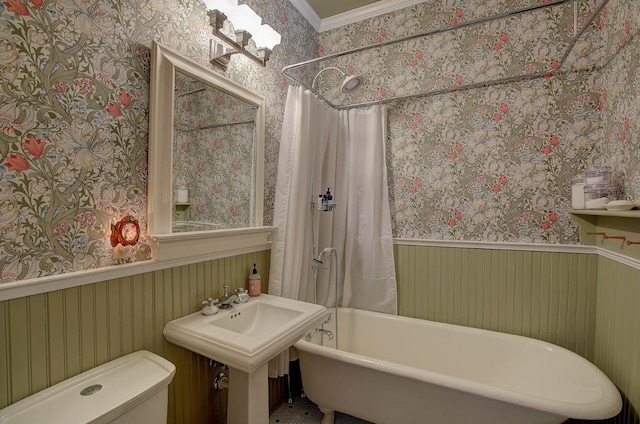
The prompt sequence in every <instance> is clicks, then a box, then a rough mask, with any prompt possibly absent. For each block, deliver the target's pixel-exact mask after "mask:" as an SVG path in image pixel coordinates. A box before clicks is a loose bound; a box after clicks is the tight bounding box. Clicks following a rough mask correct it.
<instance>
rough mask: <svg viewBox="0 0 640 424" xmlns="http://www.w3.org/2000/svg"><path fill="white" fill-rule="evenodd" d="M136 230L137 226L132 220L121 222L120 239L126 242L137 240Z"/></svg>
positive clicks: (137, 230)
mask: <svg viewBox="0 0 640 424" xmlns="http://www.w3.org/2000/svg"><path fill="white" fill-rule="evenodd" d="M138 232H139V229H138V226H137V225H136V224H135V223H133V222H127V223H123V224H122V227H120V234H121V235H122V239H123V240H124V241H126V242H127V243H131V242H133V241H137V240H138Z"/></svg>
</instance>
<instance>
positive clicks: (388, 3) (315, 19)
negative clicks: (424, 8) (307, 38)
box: [289, 0, 426, 32]
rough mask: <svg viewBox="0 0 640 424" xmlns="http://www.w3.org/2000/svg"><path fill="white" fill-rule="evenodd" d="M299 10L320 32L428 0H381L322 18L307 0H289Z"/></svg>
mask: <svg viewBox="0 0 640 424" xmlns="http://www.w3.org/2000/svg"><path fill="white" fill-rule="evenodd" d="M289 1H290V2H291V4H292V5H293V6H295V8H296V9H298V12H300V13H301V14H302V16H304V18H305V19H306V20H307V21H308V22H309V23H310V24H311V26H313V28H314V29H315V30H316V31H318V32H325V31H330V30H332V29H336V28H340V27H342V26H345V25H349V24H352V23H355V22H360V21H363V20H365V19H369V18H373V17H374V16H380V15H384V14H385V13H389V12H393V11H395V10H399V9H404V8H405V7H409V6H413V5H415V4H419V3H424V2H425V1H426V0H380V1H378V2H376V3H373V4H370V5H367V6H362V7H359V8H357V9H353V10H350V11H348V12H344V13H340V14H338V15H335V16H330V17H328V18H324V19H320V17H319V16H318V14H317V13H316V12H315V11H314V10H313V9H312V8H311V6H309V3H307V1H306V0H289Z"/></svg>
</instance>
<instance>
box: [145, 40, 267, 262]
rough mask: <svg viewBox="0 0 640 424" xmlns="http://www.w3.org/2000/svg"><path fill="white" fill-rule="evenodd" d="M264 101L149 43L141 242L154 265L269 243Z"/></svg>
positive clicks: (242, 249) (168, 50)
mask: <svg viewBox="0 0 640 424" xmlns="http://www.w3.org/2000/svg"><path fill="white" fill-rule="evenodd" d="M264 109H265V100H264V97H262V96H260V95H259V94H257V93H254V92H253V91H251V90H249V89H247V88H245V87H243V86H241V85H239V84H237V83H236V82H234V81H231V80H229V79H227V78H225V77H224V76H222V75H219V74H216V73H215V72H213V71H211V70H210V69H207V68H205V67H203V66H201V65H199V64H197V63H195V62H193V61H191V60H188V59H186V58H184V57H182V56H181V55H180V54H178V53H176V52H174V51H172V50H170V49H168V48H166V47H164V46H161V45H159V44H157V43H155V42H153V43H152V45H151V86H150V106H149V180H148V187H149V195H148V199H149V204H148V220H147V222H148V236H147V240H148V243H149V245H150V246H151V248H152V256H153V258H154V259H157V260H170V259H171V260H173V259H180V258H192V259H199V260H200V259H202V260H205V259H207V258H213V257H217V256H220V254H221V253H222V252H233V253H234V254H236V253H239V252H248V251H255V250H258V249H262V248H266V247H268V245H269V240H270V235H271V232H272V231H273V227H266V226H263V202H264V201H263V195H264V124H265V121H264V120H265V118H264V114H265V112H264Z"/></svg>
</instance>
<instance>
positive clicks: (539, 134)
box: [0, 0, 640, 283]
mask: <svg viewBox="0 0 640 424" xmlns="http://www.w3.org/2000/svg"><path fill="white" fill-rule="evenodd" d="M540 2H545V0H488V1H484V2H477V1H472V0H428V1H426V2H425V3H421V4H418V5H415V6H412V7H410V8H408V9H405V10H402V11H397V12H394V13H389V14H386V15H383V16H379V17H374V18H370V19H367V20H365V21H362V22H359V23H356V24H352V25H348V26H346V27H343V28H339V29H336V30H333V31H330V32H327V33H322V34H317V33H316V32H315V31H314V30H313V28H312V27H311V26H310V25H309V24H308V23H307V22H306V21H305V19H304V18H303V17H302V16H301V15H300V14H299V13H298V12H297V10H296V9H295V7H293V6H292V5H291V4H290V3H289V1H287V0H246V1H244V3H246V4H248V5H249V6H251V7H252V8H253V9H254V10H255V11H256V12H257V13H258V14H259V15H260V16H261V17H262V18H263V20H264V22H266V23H268V24H269V25H271V26H272V27H273V28H275V29H276V30H277V31H278V32H280V33H281V34H282V43H281V44H280V45H279V46H276V47H275V49H274V51H273V54H272V55H271V58H270V60H269V63H268V64H267V66H266V67H260V66H257V65H256V64H255V63H253V62H252V61H250V60H249V59H247V58H245V57H243V56H241V55H234V56H232V59H231V62H230V64H229V67H228V70H227V71H226V73H225V74H226V75H227V76H228V77H229V78H231V79H233V80H235V81H237V82H240V83H242V84H244V85H245V86H247V87H249V88H250V89H253V90H256V91H257V92H259V93H261V94H262V95H264V96H265V98H266V100H267V110H266V146H265V147H266V151H265V155H266V160H265V165H266V169H265V179H266V181H265V223H267V224H268V223H270V222H272V216H273V199H274V191H275V183H276V178H277V162H278V145H279V140H280V127H281V123H282V114H283V111H284V103H285V100H286V90H287V85H288V83H289V80H288V79H287V78H286V77H285V76H283V75H282V73H281V72H280V70H281V69H282V67H284V66H286V65H291V64H293V63H297V62H300V61H303V60H307V59H310V58H312V57H314V56H316V55H324V54H327V53H331V52H335V51H341V50H345V49H349V48H352V47H356V46H362V45H366V44H369V43H380V42H383V41H386V40H390V39H393V38H396V37H400V36H405V35H410V34H414V33H416V32H418V31H424V30H425V29H427V28H436V27H440V26H443V25H451V24H455V23H458V22H465V20H471V19H475V18H478V17H482V16H488V15H490V14H494V13H496V12H502V11H506V10H513V9H516V8H520V7H524V6H527V5H535V4H539V3H540ZM596 4H597V1H596V0H581V1H579V12H580V13H579V19H578V21H579V24H582V23H584V20H585V17H586V16H588V15H589V12H590V11H591V10H592V9H593V8H594V7H595V5H596ZM639 9H640V4H639V3H638V2H636V1H634V0H611V1H610V2H609V5H608V6H607V7H606V9H605V10H604V11H603V12H602V14H601V16H599V18H598V20H597V21H596V23H595V24H594V25H593V26H592V27H590V28H589V29H588V31H587V33H586V34H585V35H584V36H583V37H582V39H581V40H580V41H579V42H578V44H577V45H576V48H575V49H574V53H573V54H572V55H571V57H570V58H569V59H568V63H570V64H571V65H570V66H568V67H567V68H566V69H565V68H563V69H562V71H563V72H560V73H558V74H556V75H555V76H553V77H547V78H538V79H535V80H525V81H520V82H512V83H508V84H502V85H493V86H490V87H482V88H475V89H470V90H458V91H452V92H450V93H447V94H443V95H438V96H429V97H421V98H416V99H413V100H407V101H403V102H397V103H392V104H390V105H389V138H388V158H387V159H388V163H387V166H388V171H389V172H388V174H389V178H390V191H391V192H390V196H391V202H392V204H391V206H392V214H393V226H394V236H395V237H415V238H440V239H459V240H489V241H491V240H504V241H515V242H529V241H533V242H540V243H576V242H577V235H576V227H575V225H574V224H573V223H572V221H571V219H570V218H569V216H568V215H567V213H566V212H565V210H566V208H567V207H568V206H569V200H568V195H569V191H568V188H567V187H566V185H565V182H566V181H567V179H568V178H569V177H570V176H571V175H573V174H575V173H576V172H578V171H580V170H581V169H582V168H584V167H585V166H587V165H589V164H592V163H602V164H609V165H612V166H614V167H616V169H621V170H623V172H624V179H623V181H624V185H625V196H627V197H629V198H632V199H633V198H635V200H638V196H640V142H639V140H638V135H637V134H638V119H639V118H638V117H639V116H640V113H638V107H639V104H640V102H639V101H638V92H639V90H640V79H639V77H638V60H639V57H640V52H639V47H638V43H639V42H638V36H637V35H638V25H639V22H640V16H639V15H640V10H639ZM572 30H573V12H572V10H568V8H567V7H554V8H552V9H551V10H550V9H546V11H544V12H535V13H530V14H523V15H519V16H517V17H513V18H509V19H505V20H500V21H495V22H493V23H491V24H487V25H479V26H473V27H468V28H467V29H465V30H458V31H454V32H450V33H448V34H446V35H444V34H443V35H439V36H435V37H433V38H431V39H429V40H426V41H420V42H418V41H417V40H412V41H411V42H408V43H406V45H403V46H400V47H399V48H395V49H394V48H386V49H379V50H373V51H371V53H372V54H371V55H369V56H368V55H365V54H360V55H351V56H346V57H343V58H340V59H339V60H337V61H336V62H334V63H331V65H338V66H341V67H343V68H345V69H346V70H347V72H349V73H360V74H363V75H364V76H365V79H366V83H365V84H364V90H362V91H360V92H357V93H354V96H356V97H353V98H347V97H346V96H344V97H340V96H341V95H339V94H337V93H335V92H334V94H335V95H337V96H339V97H337V99H339V103H340V104H348V103H350V102H353V101H361V100H362V101H364V100H370V99H372V100H375V99H380V98H388V97H390V96H394V95H399V94H405V93H406V94H411V93H413V92H414V91H416V90H423V89H427V90H428V89H433V88H439V87H444V88H448V89H449V88H450V89H454V90H455V89H457V88H461V87H463V86H464V85H465V84H468V83H469V82H477V81H482V80H484V78H487V77H494V76H497V77H500V76H509V75H513V74H517V73H520V72H528V71H538V70H542V71H544V70H546V69H554V68H555V67H557V66H558V65H559V60H560V59H561V52H562V51H563V49H564V47H566V45H567V43H568V42H569V39H570V37H571V34H572V32H573V31H572ZM0 31H1V32H0V34H1V36H0V87H1V89H0V126H1V128H2V131H0V282H2V283H6V282H11V281H16V280H23V279H29V278H35V277H39V276H46V275H53V274H61V273H65V272H71V271H77V270H82V269H90V268H96V267H103V266H108V265H114V264H117V263H118V261H116V260H114V259H113V258H112V254H111V246H110V244H109V242H108V236H109V232H110V224H111V223H113V222H115V221H116V220H117V219H119V218H121V217H123V216H125V215H129V214H131V215H134V216H135V217H137V218H138V219H139V220H140V222H141V226H142V228H143V234H144V228H145V226H146V222H145V221H146V195H147V193H146V176H147V158H146V153H147V148H148V129H147V127H148V98H149V92H148V90H149V87H148V82H149V53H148V51H147V50H146V49H144V48H141V47H140V46H141V42H143V41H147V40H151V39H155V40H156V41H158V42H160V43H162V44H163V45H165V46H168V47H170V48H173V49H174V50H177V51H179V52H181V53H182V54H184V55H185V56H186V57H188V58H190V59H192V60H194V61H197V62H199V63H201V64H204V65H207V66H209V65H208V63H207V51H208V40H209V38H210V37H211V28H210V27H209V23H208V18H207V15H206V11H205V8H204V5H202V4H201V3H200V2H199V1H190V0H123V1H118V2H107V1H101V0H97V1H94V2H86V1H83V0H3V1H2V2H0ZM325 65H326V66H328V65H330V64H329V63H323V64H322V66H325ZM212 69H213V68H212ZM213 70H214V71H215V72H219V71H217V70H215V69H213ZM318 70H319V68H318V67H317V66H308V67H304V68H303V69H302V71H301V75H302V78H303V80H305V81H308V82H310V80H311V79H312V78H313V76H315V74H316V73H317V71H318ZM336 78H338V76H337V75H333V74H331V73H328V72H327V73H325V74H323V77H322V78H320V79H319V85H318V87H319V90H320V91H321V93H323V95H327V96H328V97H331V95H332V91H331V90H332V89H331V88H330V87H332V86H335V84H332V81H335V79H336ZM334 91H335V90H334ZM357 96H360V97H357ZM202 154H203V155H204V154H209V153H202ZM146 258H148V249H146V246H145V245H144V243H140V244H138V245H137V248H136V251H135V255H134V257H133V258H131V259H129V261H135V260H144V259H146Z"/></svg>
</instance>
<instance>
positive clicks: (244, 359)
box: [163, 294, 328, 424]
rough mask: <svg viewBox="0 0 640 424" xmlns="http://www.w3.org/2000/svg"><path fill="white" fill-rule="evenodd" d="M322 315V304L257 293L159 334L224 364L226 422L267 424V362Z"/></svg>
mask: <svg viewBox="0 0 640 424" xmlns="http://www.w3.org/2000/svg"><path fill="white" fill-rule="evenodd" d="M327 315H328V312H327V309H326V308H325V307H324V306H320V305H314V304H312V303H307V302H302V301H299V300H293V299H287V298H284V297H279V296H272V295H268V294H262V295H260V296H257V297H252V298H249V301H248V302H247V303H243V304H234V306H233V307H232V308H230V309H224V310H223V309H220V310H219V312H218V313H217V314H216V315H209V316H205V315H202V314H201V313H200V312H196V313H194V314H191V315H187V316H185V317H182V318H178V319H175V320H173V321H170V322H168V323H167V325H166V326H165V327H164V331H163V333H164V336H165V338H166V339H167V340H168V341H170V342H171V343H174V344H177V345H178V346H182V347H184V348H186V349H189V350H191V351H192V352H196V353H199V354H200V355H203V356H206V357H207V358H211V359H214V360H216V361H219V362H222V363H224V364H227V365H228V366H229V403H228V410H227V422H228V424H262V423H264V424H266V423H268V421H269V402H268V399H269V394H268V384H267V378H268V375H267V374H268V373H267V363H268V362H269V360H270V359H272V358H274V357H276V356H277V355H278V354H279V353H280V352H282V351H284V350H285V349H287V348H289V347H290V346H291V345H293V343H295V342H296V341H297V340H298V339H299V338H300V337H302V336H303V335H304V334H305V333H306V332H307V331H308V330H309V329H311V328H313V327H315V326H318V325H320V324H321V323H322V322H323V321H324V320H325V319H326V317H327Z"/></svg>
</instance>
